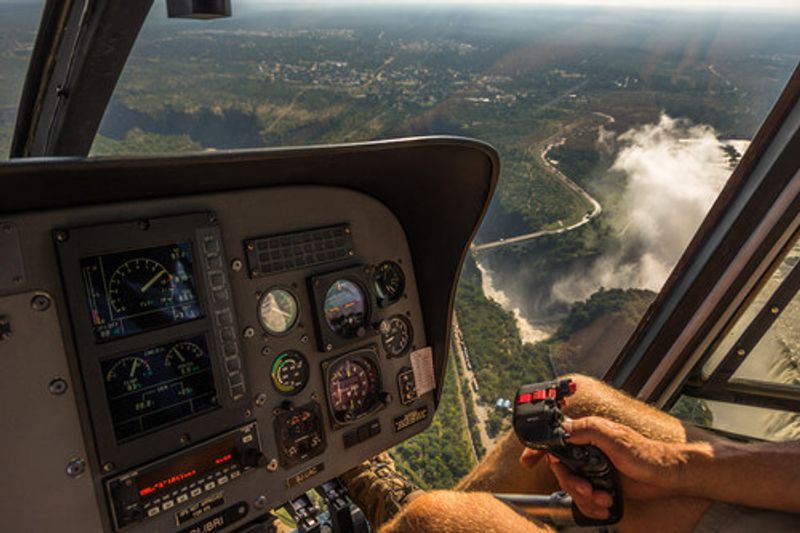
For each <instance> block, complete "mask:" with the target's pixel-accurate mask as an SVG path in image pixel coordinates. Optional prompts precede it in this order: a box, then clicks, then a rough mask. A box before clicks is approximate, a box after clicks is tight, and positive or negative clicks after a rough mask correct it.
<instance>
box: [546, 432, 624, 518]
mask: <svg viewBox="0 0 800 533" xmlns="http://www.w3.org/2000/svg"><path fill="white" fill-rule="evenodd" d="M547 451H548V452H549V453H551V454H553V455H555V456H556V457H558V459H559V460H560V461H561V463H562V464H563V465H564V466H566V467H567V468H569V469H570V470H571V471H572V472H574V473H575V475H577V476H579V477H582V478H584V479H585V480H586V481H588V482H589V483H590V484H591V485H592V489H594V490H602V491H604V492H608V493H609V494H611V498H612V504H611V507H610V508H609V510H608V512H609V514H608V518H606V519H605V520H598V519H596V518H590V517H588V516H586V515H584V514H583V513H581V511H580V509H578V506H577V505H575V503H574V502H573V503H572V514H573V517H574V518H575V523H576V524H577V525H579V526H607V525H612V524H616V523H617V522H619V521H620V519H622V513H623V508H622V492H621V491H620V490H619V475H618V474H617V469H616V468H614V465H613V464H612V463H611V461H610V460H609V459H608V457H607V456H606V454H605V453H603V452H602V451H601V450H600V449H599V448H597V447H595V446H592V445H591V444H587V445H575V444H569V443H566V445H565V446H563V447H551V448H549V449H548V450H547Z"/></svg>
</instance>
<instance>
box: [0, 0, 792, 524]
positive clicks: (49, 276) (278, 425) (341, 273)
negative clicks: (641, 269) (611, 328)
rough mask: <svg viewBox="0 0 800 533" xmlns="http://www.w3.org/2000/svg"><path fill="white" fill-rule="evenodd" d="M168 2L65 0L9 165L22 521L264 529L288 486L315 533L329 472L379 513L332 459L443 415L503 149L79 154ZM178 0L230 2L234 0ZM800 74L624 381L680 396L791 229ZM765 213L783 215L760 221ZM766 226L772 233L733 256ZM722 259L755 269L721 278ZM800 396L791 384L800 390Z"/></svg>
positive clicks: (4, 168)
mask: <svg viewBox="0 0 800 533" xmlns="http://www.w3.org/2000/svg"><path fill="white" fill-rule="evenodd" d="M151 4H152V2H149V1H148V2H111V1H108V2H96V1H89V0H84V1H75V2H65V3H62V2H55V1H48V2H47V4H46V7H45V11H44V15H43V18H42V26H41V29H40V33H39V34H38V36H37V43H36V47H35V49H34V52H33V56H32V60H31V65H30V70H29V73H28V77H27V81H26V90H25V92H24V94H23V101H22V104H21V106H20V113H19V116H18V119H17V129H16V132H15V136H14V145H13V149H12V150H13V153H14V155H15V157H17V158H18V159H14V160H12V161H10V162H8V163H5V164H2V165H0V188H2V189H1V190H2V194H0V360H2V365H3V372H2V373H0V404H2V405H3V413H2V415H0V434H2V445H1V446H0V450H2V454H3V457H4V461H3V462H4V466H3V467H2V472H3V481H2V485H3V490H2V494H3V497H2V499H1V500H2V501H1V502H0V508H2V509H3V512H2V514H3V516H4V528H7V529H8V530H9V531H23V530H28V531H61V532H70V531H75V532H78V531H80V532H83V531H106V532H115V531H126V532H127V531H130V532H137V531H160V532H195V531H198V532H199V531H253V532H255V531H268V530H269V529H268V527H269V526H270V524H271V523H272V519H273V517H272V515H271V514H270V512H271V511H272V510H274V509H278V508H280V507H282V506H284V505H287V506H288V507H290V508H291V509H292V510H293V514H294V517H295V518H296V519H297V522H298V525H299V526H301V529H302V530H304V531H315V528H317V529H316V530H317V531H318V530H319V529H318V528H319V524H318V523H316V522H315V520H316V518H315V515H313V514H310V511H309V510H310V509H311V508H312V507H313V503H312V502H311V500H310V499H309V497H308V496H307V493H309V492H310V491H312V490H314V489H316V490H317V491H318V492H319V493H320V495H321V497H322V498H323V499H326V500H327V503H328V508H329V510H330V514H331V515H333V514H335V513H336V512H338V513H339V516H338V518H337V519H338V520H339V521H340V522H338V523H339V524H341V523H348V524H350V525H349V527H350V530H353V528H355V530H360V531H367V529H366V528H367V527H368V526H366V525H364V524H363V517H362V518H361V519H360V522H359V511H358V509H357V508H355V507H353V506H352V505H350V503H349V502H348V501H347V498H346V494H344V493H342V492H341V491H342V489H341V486H339V485H337V484H336V482H335V480H336V478H337V476H340V475H341V474H343V473H344V472H345V471H347V470H348V469H350V468H352V467H353V466H355V465H357V464H358V463H360V462H361V461H363V460H364V459H367V458H369V457H371V456H374V455H375V454H377V453H380V452H382V451H385V450H387V449H389V448H391V447H392V446H394V445H396V444H398V443H400V442H403V441H405V440H407V439H409V438H410V437H412V436H414V435H416V434H418V433H420V432H422V431H423V430H424V429H426V428H427V427H428V426H429V425H430V424H431V422H432V420H433V415H434V413H435V411H436V409H437V406H438V405H439V401H440V396H441V394H442V385H443V383H444V380H445V372H446V368H447V364H448V363H447V360H448V350H449V349H450V339H451V333H452V332H451V326H452V324H451V316H452V312H453V305H454V298H455V291H456V284H457V280H458V276H459V273H460V271H461V268H462V264H463V262H464V259H465V257H466V255H467V254H468V253H469V247H470V244H471V242H472V240H473V238H474V236H475V234H476V232H477V230H478V227H479V225H480V223H481V221H482V219H483V217H484V215H485V214H486V211H487V209H488V207H489V203H490V201H491V199H492V195H493V193H494V189H495V186H496V183H497V180H498V173H499V167H500V160H499V156H498V154H497V152H496V151H495V150H494V149H493V148H492V147H491V146H490V145H488V144H485V143H482V142H480V141H476V140H471V139H465V138H455V137H428V138H412V139H401V140H393V141H380V142H370V143H358V144H349V145H331V146H315V147H308V148H276V149H260V150H244V151H232V152H224V151H223V152H205V153H197V154H192V155H183V156H156V157H127V158H93V159H85V158H83V156H85V155H86V154H87V153H88V149H89V146H90V145H91V142H92V138H93V137H94V133H95V132H96V130H97V127H98V125H99V123H100V120H101V118H102V114H103V111H104V109H105V107H106V104H107V102H108V100H109V98H110V95H111V91H112V90H113V88H114V84H115V83H116V81H117V79H118V77H119V75H120V72H121V70H122V68H123V66H124V64H125V59H126V57H127V54H128V52H129V51H130V48H131V46H132V45H133V42H134V40H135V39H136V35H137V33H138V29H139V27H140V26H141V23H142V21H143V20H144V17H145V16H146V14H147V12H148V10H149V9H150V7H151ZM89 5H91V6H92V7H93V9H94V10H93V11H91V12H87V11H85V10H84V8H85V7H86V6H89ZM168 5H169V6H170V10H171V11H170V14H171V15H172V16H191V17H196V18H210V17H216V16H228V15H230V2H226V1H219V2H198V1H186V2H181V1H170V2H168ZM209 6H211V7H209ZM203 10H210V11H203ZM792 84H793V85H792V86H791V87H789V88H788V89H787V91H786V92H785V93H784V96H783V97H782V100H781V101H780V102H779V105H778V106H776V111H774V112H773V115H772V119H771V121H768V123H767V125H765V127H764V128H763V129H762V132H761V133H760V134H759V135H760V136H761V137H760V139H761V140H760V141H759V142H760V145H759V144H758V143H755V144H756V147H755V148H753V149H752V150H751V151H750V152H748V154H751V152H752V154H753V155H750V156H749V157H750V158H749V159H747V160H745V162H744V163H743V164H742V165H741V169H740V170H738V171H737V172H739V178H738V181H737V180H734V181H733V182H732V184H731V185H730V187H729V189H726V190H727V191H729V192H728V193H723V196H722V199H721V200H720V202H722V203H720V204H719V205H720V207H719V208H718V209H717V211H716V212H714V213H712V216H711V218H710V219H709V220H710V222H708V223H707V224H706V225H705V226H704V227H703V228H701V231H700V233H699V234H698V237H697V238H696V240H695V241H694V242H693V244H692V246H691V247H690V250H689V252H687V254H686V255H685V256H684V262H683V263H682V265H681V266H680V267H679V268H678V271H677V273H676V274H674V276H673V278H671V280H670V282H669V284H668V287H669V291H665V293H664V294H663V295H662V296H660V297H659V300H658V301H657V302H656V304H654V306H653V308H651V311H650V312H649V314H648V315H647V316H646V318H645V320H643V321H642V323H641V325H640V327H639V329H638V330H637V332H636V335H634V337H633V338H632V340H631V341H630V343H629V346H627V347H626V350H625V351H624V353H623V355H622V356H621V357H620V358H619V359H618V360H617V362H616V363H615V365H614V367H613V368H612V369H611V370H610V371H609V373H608V374H607V378H608V379H609V380H610V381H613V382H614V383H615V384H616V385H617V386H619V387H622V388H625V389H627V390H629V391H631V392H632V393H634V394H635V393H639V394H640V396H642V397H646V398H648V399H650V400H652V401H660V402H661V403H666V402H667V401H668V399H669V398H673V397H674V396H675V394H677V392H679V391H680V390H681V389H680V387H681V386H683V384H685V383H686V381H687V379H688V376H689V373H690V370H691V368H692V367H693V366H694V364H695V363H696V360H694V359H691V357H690V352H692V353H694V352H696V351H697V347H696V346H694V345H690V344H691V343H692V342H694V343H697V342H699V340H698V339H699V337H698V336H697V335H699V333H698V332H700V331H701V329H702V328H704V327H710V324H711V323H712V322H714V323H718V322H720V321H721V320H722V319H721V318H720V314H721V313H723V307H725V306H727V308H731V305H732V304H731V303H730V300H727V301H726V298H732V296H731V295H732V294H733V293H734V292H735V293H736V294H740V295H741V294H744V292H746V291H745V289H744V288H743V287H744V285H745V282H746V280H745V278H747V279H754V278H755V277H757V275H756V273H755V270H754V269H755V266H754V265H756V264H762V265H763V264H767V263H771V262H773V261H774V260H775V257H778V256H779V255H780V250H781V249H783V248H782V246H783V245H784V244H785V242H788V236H789V235H791V234H793V233H794V231H795V228H796V220H794V219H795V218H796V217H795V216H794V215H796V210H795V211H794V213H793V215H792V216H790V215H791V214H792V211H791V206H790V205H789V204H790V203H791V205H794V203H792V202H795V203H796V201H797V198H800V193H797V191H795V190H794V188H792V187H795V186H796V182H797V180H798V179H799V178H798V176H797V172H796V171H797V167H796V166H797V154H798V153H800V152H798V151H796V150H795V151H792V147H793V146H794V147H795V148H796V146H797V145H798V135H799V134H798V129H797V124H798V116H800V115H798V113H799V112H800V107H798V103H797V95H798V94H800V91H799V90H798V84H800V77H798V75H797V73H795V76H794V78H793V81H792ZM769 150H772V152H770V151H769ZM763 154H767V155H765V156H764V157H761V156H762V155H763ZM768 158H771V159H768ZM767 162H769V165H768V166H764V165H766V164H767ZM759 164H760V165H762V166H761V167H759V166H758V165H759ZM780 165H784V166H783V167H781V166H780ZM791 165H794V167H793V168H794V172H789V173H787V171H786V169H789V168H790V167H791ZM762 167H763V168H762ZM756 172H761V174H760V177H759V179H760V180H761V181H752V180H751V181H748V177H749V176H750V175H751V174H753V173H756ZM790 174H791V175H790ZM754 180H755V178H754ZM770 180H772V181H770ZM747 183H752V184H755V188H753V189H750V190H745V189H746V187H744V186H742V188H740V186H741V185H742V184H745V185H746V184H747ZM769 190H772V191H783V192H782V193H783V194H785V195H793V196H792V197H791V198H789V197H788V196H787V197H786V198H784V199H783V200H781V201H783V203H780V202H779V201H778V200H777V199H774V201H767V200H765V199H766V198H767V196H766V195H767V194H768V193H767V192H765V191H769ZM742 195H750V196H748V198H750V200H752V201H750V200H748V202H745V203H742V204H741V205H739V206H738V209H739V211H735V212H734V211H733V210H725V211H723V208H724V207H725V205H728V206H730V205H733V204H734V202H736V201H742V202H744V200H742V198H745V197H744V196H742ZM737 199H738V200H737ZM784 200H785V201H784ZM726 202H727V203H726ZM787 202H789V203H787ZM451 206H453V207H455V206H457V209H455V208H453V209H443V207H451ZM775 206H778V207H775ZM770 209H782V210H783V211H781V212H780V213H778V212H777V211H776V212H775V213H776V214H775V216H776V217H777V218H775V220H773V222H774V224H773V225H772V226H771V228H761V229H759V228H757V227H756V224H755V221H756V220H766V219H767V214H768V212H771V211H770ZM754 213H756V216H754V215H753V214H754ZM729 214H730V215H731V216H734V215H735V217H736V218H735V220H734V219H731V220H728V219H726V218H725V217H726V216H727V215H729ZM759 217H760V218H759ZM790 219H791V220H790ZM747 220H749V221H750V222H751V223H752V227H748V228H744V227H743V226H741V225H740V226H738V227H736V228H734V225H735V224H736V223H737V221H740V222H741V221H747ZM770 220H772V219H770ZM737 228H738V229H737ZM734 230H737V231H738V233H737V232H736V231H734ZM762 230H763V231H767V230H769V231H773V232H774V235H772V234H770V236H769V239H767V238H766V237H765V240H764V241H763V242H767V240H770V242H772V243H773V244H774V246H772V247H771V248H770V249H766V248H765V249H763V250H762V249H758V250H755V249H754V250H751V252H752V254H751V256H750V257H748V258H746V260H745V259H744V258H743V259H741V261H740V262H739V263H735V262H732V261H728V259H731V258H733V256H734V255H735V252H736V251H741V250H742V249H743V248H742V247H740V246H737V243H739V244H741V242H743V240H744V239H745V237H746V236H750V235H756V234H757V231H762ZM736 239H738V241H737V240H736ZM781 239H783V240H781ZM720 243H722V244H720ZM712 245H713V249H714V250H717V252H715V253H719V249H718V248H717V247H718V246H723V248H724V249H725V250H727V255H726V256H725V258H720V256H719V255H716V256H714V257H716V259H714V260H713V261H711V259H710V258H711V256H712V253H711V250H712V248H710V247H712ZM714 261H716V263H714ZM728 263H730V264H731V265H733V266H737V265H738V266H737V268H738V267H741V268H742V269H744V268H745V266H746V265H751V266H752V269H753V270H752V271H750V272H746V271H745V270H741V269H740V271H739V276H740V277H738V278H736V279H733V278H731V280H730V282H731V284H730V285H728V286H726V287H721V286H720V287H718V290H719V291H722V290H723V289H725V290H727V291H729V292H726V293H724V294H723V293H721V292H720V293H713V294H712V292H713V291H712V289H713V287H712V285H710V284H709V283H708V280H709V279H711V278H712V277H713V276H714V275H715V272H716V275H718V273H719V270H718V269H717V270H715V268H714V264H716V265H717V266H718V265H719V264H728ZM748 268H750V267H748ZM731 275H733V274H731ZM737 284H738V285H737ZM751 288H752V284H751V285H750V286H749V289H747V290H750V289H751ZM703 302H706V304H707V307H703V305H702V304H703ZM709 302H710V303H709ZM712 304H713V305H712ZM690 305H695V307H694V309H701V310H702V311H703V313H705V314H704V315H702V316H700V315H693V314H691V313H689V309H690V308H691V307H690ZM709 306H710V307H709ZM715 313H716V314H715ZM677 332H690V333H692V334H693V335H695V336H694V337H691V338H685V337H683V336H681V335H680V334H677ZM704 335H706V336H708V335H710V333H709V332H708V331H706V332H705V333H704ZM666 338H670V339H674V342H672V341H670V342H667V341H665V340H664V339H666ZM690 341H691V342H690ZM681 343H683V344H681ZM654 346H656V348H653V347H654ZM689 386H691V384H690V385H689ZM746 392H747V391H745V393H742V394H746ZM756 392H757V391H756ZM698 393H699V392H698ZM793 394H795V393H794V392H792V393H791V394H789V393H785V394H783V395H780V394H778V395H773V398H775V397H779V398H781V399H782V401H783V402H784V403H783V404H782V405H783V406H784V407H786V406H790V407H794V406H796V401H797V400H796V398H795V396H793ZM762 396H763V395H762ZM762 396H759V398H760V397H762ZM792 402H795V403H792ZM304 520H305V522H304ZM353 523H361V524H362V525H360V526H353ZM337 527H339V526H337ZM359 527H360V528H361V529H358V528H359ZM346 530H347V529H342V531H346Z"/></svg>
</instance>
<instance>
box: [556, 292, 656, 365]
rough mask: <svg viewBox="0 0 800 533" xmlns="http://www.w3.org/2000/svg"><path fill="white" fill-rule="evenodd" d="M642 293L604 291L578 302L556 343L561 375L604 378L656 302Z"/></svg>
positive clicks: (559, 332)
mask: <svg viewBox="0 0 800 533" xmlns="http://www.w3.org/2000/svg"><path fill="white" fill-rule="evenodd" d="M655 296H656V295H655V293H653V292H651V291H646V290H639V289H627V290H623V289H610V290H606V289H602V288H601V289H600V290H599V291H597V292H596V293H594V294H592V295H591V296H590V297H589V299H588V300H585V301H582V302H576V303H574V304H573V305H572V307H571V308H570V312H569V314H568V315H567V317H566V318H565V319H564V321H563V322H562V323H561V326H560V327H559V329H558V331H557V332H556V335H555V336H554V339H553V340H552V341H551V342H552V357H553V362H554V363H555V365H556V368H557V369H558V371H559V373H562V374H564V373H568V372H580V373H582V374H587V375H590V376H596V377H602V375H603V374H604V373H605V371H606V370H607V369H608V368H609V366H610V365H611V363H613V361H614V358H615V357H616V356H617V354H619V352H620V350H621V349H622V347H623V346H624V345H625V342H626V341H627V340H628V337H630V335H631V333H633V330H634V329H635V328H636V325H637V324H638V322H639V319H640V318H641V316H642V315H643V314H644V312H645V311H646V310H647V307H648V306H649V305H650V303H651V302H652V301H653V299H654V298H655Z"/></svg>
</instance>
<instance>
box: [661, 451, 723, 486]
mask: <svg viewBox="0 0 800 533" xmlns="http://www.w3.org/2000/svg"><path fill="white" fill-rule="evenodd" d="M671 446H672V447H673V451H674V455H673V457H672V460H671V461H670V463H671V464H670V468H669V472H670V475H669V476H667V479H668V484H669V488H671V489H673V490H674V491H675V492H676V493H678V494H685V495H698V494H702V493H703V491H704V483H705V480H706V479H707V476H708V471H709V469H710V468H712V467H711V465H712V463H713V462H714V450H713V449H712V447H711V445H710V444H709V443H707V442H686V443H677V444H673V445H671Z"/></svg>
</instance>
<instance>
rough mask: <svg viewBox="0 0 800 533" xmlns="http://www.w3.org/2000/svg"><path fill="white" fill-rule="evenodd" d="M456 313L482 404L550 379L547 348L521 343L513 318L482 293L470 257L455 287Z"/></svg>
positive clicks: (509, 395) (478, 273)
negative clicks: (522, 386) (530, 383)
mask: <svg viewBox="0 0 800 533" xmlns="http://www.w3.org/2000/svg"><path fill="white" fill-rule="evenodd" d="M456 314H457V316H458V320H459V324H460V325H461V331H462V333H463V335H464V341H465V343H466V345H467V347H468V349H469V357H470V361H471V362H472V366H473V369H474V372H475V377H476V378H477V380H478V384H479V385H480V395H481V398H482V399H483V400H484V401H488V402H493V401H494V400H495V399H497V398H511V397H513V395H514V394H515V393H516V390H517V388H518V387H519V386H520V385H521V384H523V383H528V382H532V381H540V380H543V379H549V378H551V377H552V371H551V367H550V362H549V361H548V357H549V350H550V348H549V346H548V345H547V344H545V343H536V344H523V343H522V341H521V339H520V335H519V330H518V328H517V324H516V321H515V319H514V315H513V314H511V313H509V312H508V311H505V310H504V309H503V308H502V307H501V306H500V305H499V304H498V303H497V302H494V301H492V300H490V299H488V298H486V296H485V295H484V294H483V289H482V288H481V273H480V271H479V270H478V268H477V266H476V265H475V261H474V260H473V259H472V257H471V256H468V257H467V261H466V263H465V265H464V271H463V273H462V275H461V280H460V282H459V285H458V293H457V294H456Z"/></svg>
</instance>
